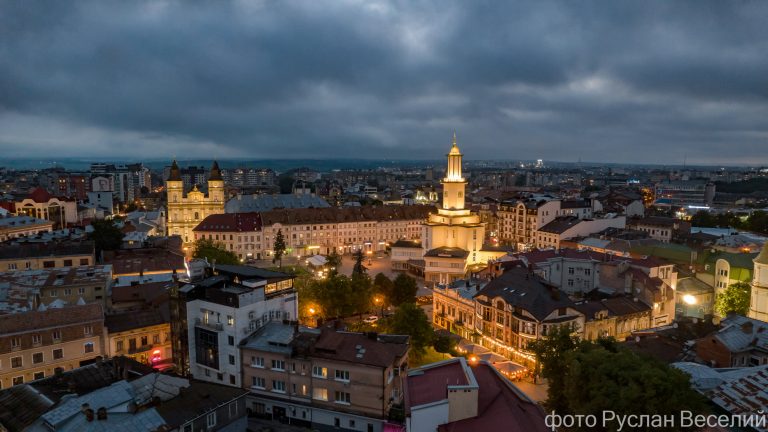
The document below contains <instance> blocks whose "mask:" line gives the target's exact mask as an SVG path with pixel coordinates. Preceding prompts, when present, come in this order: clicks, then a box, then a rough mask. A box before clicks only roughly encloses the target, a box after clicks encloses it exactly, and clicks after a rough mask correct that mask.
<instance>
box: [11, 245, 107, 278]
mask: <svg viewBox="0 0 768 432" xmlns="http://www.w3.org/2000/svg"><path fill="white" fill-rule="evenodd" d="M94 262H95V260H94V244H93V242H92V241H77V242H60V243H59V242H56V243H20V244H9V245H2V246H0V271H9V272H10V271H14V270H39V269H48V268H60V267H72V266H92V265H93V264H94Z"/></svg>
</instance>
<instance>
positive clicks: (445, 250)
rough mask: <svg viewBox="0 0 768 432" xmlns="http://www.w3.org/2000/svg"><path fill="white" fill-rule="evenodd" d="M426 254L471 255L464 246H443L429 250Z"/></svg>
mask: <svg viewBox="0 0 768 432" xmlns="http://www.w3.org/2000/svg"><path fill="white" fill-rule="evenodd" d="M424 256H425V257H432V258H466V257H467V256H469V251H467V250H464V249H462V248H456V247H447V246H442V247H439V248H435V249H430V250H428V251H427V253H425V254H424Z"/></svg>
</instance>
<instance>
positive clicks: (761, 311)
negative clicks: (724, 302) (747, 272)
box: [749, 243, 768, 321]
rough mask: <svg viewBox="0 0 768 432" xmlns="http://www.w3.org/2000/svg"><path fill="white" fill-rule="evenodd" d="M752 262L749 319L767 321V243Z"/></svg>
mask: <svg viewBox="0 0 768 432" xmlns="http://www.w3.org/2000/svg"><path fill="white" fill-rule="evenodd" d="M754 262H755V267H754V271H753V272H752V298H751V299H750V303H749V317H750V318H754V319H759V320H761V321H768V243H766V244H765V245H764V246H763V250H762V251H761V252H760V255H758V256H757V257H756V258H755V259H754Z"/></svg>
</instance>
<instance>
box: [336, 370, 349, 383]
mask: <svg viewBox="0 0 768 432" xmlns="http://www.w3.org/2000/svg"><path fill="white" fill-rule="evenodd" d="M336 380H337V381H349V371H346V370H340V369H336Z"/></svg>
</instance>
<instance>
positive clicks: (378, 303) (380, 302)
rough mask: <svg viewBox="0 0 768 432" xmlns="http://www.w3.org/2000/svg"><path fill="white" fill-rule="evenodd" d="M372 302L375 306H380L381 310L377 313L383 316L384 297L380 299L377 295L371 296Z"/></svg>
mask: <svg viewBox="0 0 768 432" xmlns="http://www.w3.org/2000/svg"><path fill="white" fill-rule="evenodd" d="M373 302H374V303H375V304H376V305H377V306H379V307H381V312H380V313H379V315H381V316H382V317H383V316H384V299H382V298H381V297H379V296H376V297H374V298H373Z"/></svg>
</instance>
